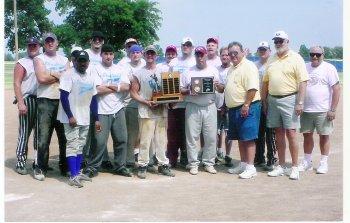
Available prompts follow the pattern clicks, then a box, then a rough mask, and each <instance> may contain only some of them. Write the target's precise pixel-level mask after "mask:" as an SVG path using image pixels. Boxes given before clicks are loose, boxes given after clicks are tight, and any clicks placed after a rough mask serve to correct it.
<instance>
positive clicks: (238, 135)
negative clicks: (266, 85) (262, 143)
mask: <svg viewBox="0 0 350 223" xmlns="http://www.w3.org/2000/svg"><path fill="white" fill-rule="evenodd" d="M228 54H229V56H230V59H231V62H232V64H233V66H232V67H231V68H230V70H229V71H228V72H227V79H226V83H225V103H226V106H227V108H228V109H229V111H228V116H229V129H228V139H230V140H238V147H239V153H240V156H241V162H240V164H239V166H238V167H236V168H234V169H229V170H228V172H229V173H231V174H239V177H240V178H242V179H249V178H252V177H255V176H256V175H257V174H256V169H255V167H254V156H255V148H256V147H255V142H254V140H255V139H257V138H258V132H259V122H260V111H261V103H260V94H259V72H258V69H257V68H256V66H255V64H254V63H253V62H251V61H249V60H247V59H246V57H245V53H244V50H243V47H242V44H241V43H239V42H232V43H230V44H229V45H228ZM220 90H222V91H223V89H219V91H220Z"/></svg>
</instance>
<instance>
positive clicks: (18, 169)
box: [16, 166, 28, 175]
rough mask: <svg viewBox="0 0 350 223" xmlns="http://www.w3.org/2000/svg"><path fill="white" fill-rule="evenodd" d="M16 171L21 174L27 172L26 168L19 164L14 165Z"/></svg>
mask: <svg viewBox="0 0 350 223" xmlns="http://www.w3.org/2000/svg"><path fill="white" fill-rule="evenodd" d="M16 172H17V173H18V174H21V175H27V174H28V171H27V169H26V168H25V167H20V166H17V167H16Z"/></svg>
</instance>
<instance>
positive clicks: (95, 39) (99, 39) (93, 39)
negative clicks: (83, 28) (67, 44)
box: [92, 37, 103, 42]
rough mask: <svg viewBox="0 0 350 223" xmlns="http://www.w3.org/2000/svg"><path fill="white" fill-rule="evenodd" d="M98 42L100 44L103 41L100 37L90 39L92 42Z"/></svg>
mask: <svg viewBox="0 0 350 223" xmlns="http://www.w3.org/2000/svg"><path fill="white" fill-rule="evenodd" d="M97 40H98V41H100V42H102V41H103V39H102V38H100V37H94V38H92V41H94V42H95V41H97Z"/></svg>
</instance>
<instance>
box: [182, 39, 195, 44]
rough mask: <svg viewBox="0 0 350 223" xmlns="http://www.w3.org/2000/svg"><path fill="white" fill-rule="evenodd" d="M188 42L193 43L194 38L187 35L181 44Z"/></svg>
mask: <svg viewBox="0 0 350 223" xmlns="http://www.w3.org/2000/svg"><path fill="white" fill-rule="evenodd" d="M187 42H190V43H191V44H192V45H193V40H192V39H191V37H185V38H183V39H182V41H181V44H185V43H187Z"/></svg>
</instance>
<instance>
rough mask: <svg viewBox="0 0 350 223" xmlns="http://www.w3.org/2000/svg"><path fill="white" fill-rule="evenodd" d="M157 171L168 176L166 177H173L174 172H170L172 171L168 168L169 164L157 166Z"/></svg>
mask: <svg viewBox="0 0 350 223" xmlns="http://www.w3.org/2000/svg"><path fill="white" fill-rule="evenodd" d="M158 173H160V174H162V175H165V176H168V177H175V174H174V173H172V172H171V171H170V170H169V166H168V165H162V166H159V167H158Z"/></svg>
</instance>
